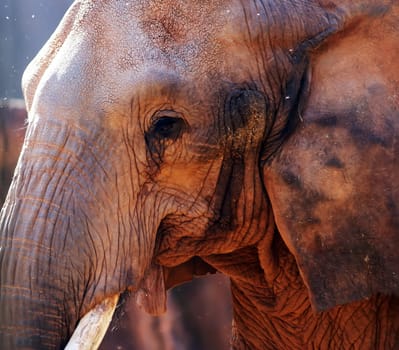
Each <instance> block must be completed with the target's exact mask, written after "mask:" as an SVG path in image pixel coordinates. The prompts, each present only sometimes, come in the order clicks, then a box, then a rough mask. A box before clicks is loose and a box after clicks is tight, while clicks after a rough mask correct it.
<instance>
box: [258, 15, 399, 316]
mask: <svg viewBox="0 0 399 350" xmlns="http://www.w3.org/2000/svg"><path fill="white" fill-rule="evenodd" d="M398 12H399V11H398V10H397V7H394V8H393V9H391V10H390V12H389V14H385V16H384V17H383V18H382V17H374V18H372V17H369V18H366V19H364V20H362V21H360V22H359V23H358V24H357V25H356V26H355V27H352V28H351V29H348V30H346V31H343V32H341V33H339V34H336V35H334V36H332V37H331V38H329V39H328V41H327V42H326V43H325V44H324V45H323V46H322V47H319V48H318V49H317V50H315V51H314V52H312V54H311V55H310V69H311V72H312V78H311V81H310V92H309V95H308V96H307V101H306V104H305V106H304V109H303V111H302V112H301V116H300V119H301V122H300V123H299V125H298V126H297V128H296V130H295V131H294V132H293V133H292V134H291V136H290V137H289V138H288V140H287V141H286V142H285V143H284V144H283V145H282V146H281V148H280V150H279V152H278V154H276V155H275V157H274V158H273V159H272V160H270V161H269V162H268V163H267V164H266V165H265V166H264V168H263V176H264V181H265V186H266V188H267V191H268V194H269V196H270V200H271V203H272V207H273V212H274V215H275V220H276V225H277V228H278V231H279V232H280V234H281V236H282V238H283V240H284V241H285V243H286V244H287V246H288V248H289V250H290V251H291V252H292V254H293V255H294V256H295V259H296V261H297V264H298V267H299V271H300V273H301V275H302V277H303V279H304V282H305V284H306V286H307V288H308V290H309V293H310V297H311V302H312V305H313V306H314V307H315V308H316V309H317V310H325V309H328V308H330V307H333V306H335V305H338V304H344V303H348V302H352V301H355V300H360V299H363V298H367V297H369V296H371V295H373V294H376V293H383V294H396V295H399V254H398V250H399V94H398V91H399V61H398V59H397V57H398V55H399V45H398V41H397V37H398V34H399V30H398V26H397V25H396V24H395V25H394V24H393V23H397V20H398V19H399V15H398Z"/></svg>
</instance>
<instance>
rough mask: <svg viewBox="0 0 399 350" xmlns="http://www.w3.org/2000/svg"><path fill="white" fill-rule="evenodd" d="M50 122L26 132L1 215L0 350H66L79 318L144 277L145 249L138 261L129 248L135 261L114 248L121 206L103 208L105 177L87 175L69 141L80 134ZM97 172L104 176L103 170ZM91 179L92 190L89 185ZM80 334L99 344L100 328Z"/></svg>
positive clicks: (122, 236)
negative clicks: (89, 335) (64, 349)
mask: <svg viewBox="0 0 399 350" xmlns="http://www.w3.org/2000/svg"><path fill="white" fill-rule="evenodd" d="M48 124H49V125H47V128H45V127H42V128H35V129H32V126H30V128H29V129H28V138H27V140H26V141H25V147H24V149H23V153H22V154H21V157H20V160H19V164H18V166H17V169H16V172H15V176H14V179H13V183H12V185H11V187H10V191H9V194H8V197H7V199H6V202H5V204H4V207H3V209H2V211H1V215H0V344H1V348H4V349H10V350H12V349H20V348H24V349H59V348H63V347H65V346H66V344H67V342H68V339H69V338H70V337H71V335H72V334H73V332H74V330H75V328H76V326H77V324H78V323H79V320H80V319H81V318H82V317H83V316H84V315H85V314H86V313H88V312H89V311H90V310H92V309H95V310H97V309H98V308H100V309H103V308H104V303H105V304H109V303H110V302H109V300H108V301H107V299H108V298H110V297H111V300H112V302H111V304H112V305H113V306H115V303H116V300H117V296H118V295H119V294H120V293H122V292H123V291H125V290H126V289H127V288H136V287H138V284H139V283H140V281H141V280H140V279H141V278H142V276H143V274H144V272H143V271H141V270H140V269H142V270H144V269H145V268H146V266H144V265H145V264H140V261H143V260H145V261H147V260H149V258H148V256H149V251H151V247H150V248H149V249H147V250H148V252H147V253H146V254H141V255H140V253H141V252H142V251H141V250H137V251H138V252H139V254H138V255H139V257H135V256H134V255H133V254H131V251H130V250H128V249H125V250H121V249H119V247H120V246H127V244H125V242H126V240H127V239H128V238H129V237H128V236H127V235H126V233H125V231H124V228H125V227H128V225H127V222H126V219H124V218H123V215H122V214H121V209H120V207H119V202H118V201H110V198H112V199H115V197H112V196H111V195H110V194H109V193H108V192H107V193H105V191H106V190H108V191H111V190H112V191H113V190H114V187H112V184H111V185H108V186H105V185H104V184H103V182H102V181H103V180H104V179H107V178H108V177H107V176H105V175H104V176H103V173H101V172H95V171H94V174H95V175H92V172H93V169H95V166H99V165H98V162H96V161H95V160H90V159H91V158H89V157H88V155H87V154H86V153H90V154H91V152H92V149H91V148H90V147H88V146H86V147H83V146H85V145H83V146H82V144H78V145H77V146H76V144H75V143H74V140H76V139H77V136H76V135H75V134H76V133H79V132H80V133H82V131H80V130H66V131H64V130H63V129H61V127H58V126H57V125H55V122H48ZM50 127H53V129H55V128H56V127H57V129H55V131H57V132H54V131H52V132H51V136H52V138H51V139H50V141H48V139H49V136H48V134H47V135H45V133H46V132H47V133H49V130H52V129H51V128H50ZM80 136H81V135H80ZM45 137H47V139H46V140H45ZM81 138H82V137H81ZM87 142H88V141H87ZM31 145H35V147H30V146H31ZM77 147H81V149H79V148H77ZM78 152H80V153H78ZM104 158H106V157H103V158H100V159H104ZM81 160H82V161H81ZM83 160H85V161H83ZM101 169H103V171H104V172H105V171H107V170H106V168H105V166H102V167H101ZM89 170H90V174H91V175H89ZM93 176H94V177H96V176H98V177H100V179H99V180H98V181H96V180H97V178H95V179H94V180H93ZM89 181H94V182H95V183H97V184H98V188H93V186H89V185H88V183H87V182H89ZM114 186H116V185H115V184H114ZM123 220H124V221H123ZM132 220H133V219H132ZM121 222H122V223H121ZM129 227H130V226H129ZM115 228H116V229H115ZM115 241H116V242H117V244H115ZM129 242H130V245H129V247H130V246H131V247H138V246H139V238H137V236H131V238H130V240H129ZM147 250H146V251H147ZM132 260H133V262H132ZM142 265H143V266H144V267H142V268H141V266H142ZM137 266H138V267H137ZM112 312H113V311H112V307H111V309H110V310H108V311H107V312H106V314H108V316H106V317H105V319H107V318H108V322H109V321H110V318H111V316H112ZM110 315H111V316H110ZM87 318H89V319H91V318H92V314H90V313H89V315H88V316H87ZM83 327H84V333H87V332H89V333H93V334H94V336H95V337H97V341H96V342H97V343H98V342H99V341H98V339H101V337H102V335H104V333H105V330H106V327H104V326H96V325H94V326H93V328H94V331H93V330H88V329H87V328H85V326H83ZM78 333H79V329H78ZM78 342H82V340H78ZM83 342H85V343H88V341H86V340H83ZM73 346H74V345H71V347H70V349H73V348H74V347H73ZM75 348H76V347H75ZM77 348H79V349H81V348H82V347H81V346H78V347H77Z"/></svg>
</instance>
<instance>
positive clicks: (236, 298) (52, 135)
mask: <svg viewBox="0 0 399 350" xmlns="http://www.w3.org/2000/svg"><path fill="white" fill-rule="evenodd" d="M398 19H399V4H398V3H397V2H396V1H393V0H283V1H281V0H280V1H277V0H252V1H243V0H203V1H193V0H188V1H183V0H174V1H172V0H157V1H155V0H125V1H119V0H107V1H104V0H102V1H100V0H77V1H75V2H74V3H73V4H72V6H71V8H70V9H69V10H68V12H67V13H66V15H65V17H64V19H63V20H62V22H61V23H60V25H59V27H58V28H57V30H56V31H55V33H54V34H53V35H52V37H51V38H50V39H49V41H48V42H47V43H46V44H45V46H44V47H43V49H42V50H41V51H40V52H39V54H38V55H37V56H36V58H35V59H34V60H33V61H32V63H30V65H29V66H28V67H27V69H26V71H25V73H24V76H23V79H22V86H23V90H24V96H25V100H26V104H27V110H28V113H29V117H28V128H27V132H26V137H25V141H24V145H23V149H22V152H21V155H20V158H19V161H18V165H17V168H16V171H15V174H14V178H13V182H12V185H11V187H10V191H9V193H8V196H7V199H6V202H5V204H4V206H3V209H2V212H1V218H0V232H1V239H0V265H1V267H0V283H1V286H0V288H1V289H0V320H1V321H0V343H1V344H2V347H3V348H5V349H17V348H22V349H57V348H63V347H65V346H67V348H69V349H70V348H73V347H74V346H75V348H76V346H78V348H79V346H80V348H81V349H83V348H95V347H96V346H98V344H99V342H101V337H102V334H103V332H104V331H103V329H106V327H107V323H108V322H109V319H110V318H111V317H112V313H113V310H114V308H115V306H116V305H117V302H118V298H119V296H120V295H125V294H126V292H128V293H130V294H131V295H133V296H134V297H135V298H136V300H137V303H138V304H139V305H140V306H141V307H142V308H143V309H145V310H146V311H147V312H148V313H150V314H160V313H162V312H164V311H165V301H166V290H168V289H170V288H172V287H173V286H175V285H177V284H180V283H182V282H186V281H189V280H191V279H192V278H193V277H194V276H201V275H205V274H208V273H214V272H216V271H219V272H222V273H224V274H226V275H227V276H228V277H229V278H230V283H231V297H232V302H233V322H232V340H231V346H232V348H233V349H395V348H396V349H397V348H398V347H399V299H398V294H399V256H398V254H397V249H398V247H399V221H398V218H399V209H398V205H399V201H398V198H399V182H398V180H397V179H398V175H399V162H398V156H399V142H398V141H399V140H398V137H399V136H398V135H399V133H398V128H399V96H398V93H397V92H398V91H399V90H398V88H399V63H398V60H397V57H398V54H399V45H398V39H397V37H398V34H399V26H398ZM94 314H95V315H97V316H98V315H99V319H98V320H97V319H96V320H95V322H94V321H92V320H93V318H92V316H93V315H94ZM93 317H94V316H93ZM87 320H89V321H88V323H86V322H87ZM97 321H98V322H99V323H98V324H97ZM103 321H104V322H103ZM80 335H83V336H84V335H88V336H89V337H88V338H83V339H82V338H79V336H80ZM91 337H93V338H91ZM70 339H71V340H70ZM69 341H70V342H69ZM68 342H69V343H68ZM71 342H72V343H71ZM76 344H78V345H76ZM79 344H80V345H79ZM82 344H83V345H84V346H83V345H82Z"/></svg>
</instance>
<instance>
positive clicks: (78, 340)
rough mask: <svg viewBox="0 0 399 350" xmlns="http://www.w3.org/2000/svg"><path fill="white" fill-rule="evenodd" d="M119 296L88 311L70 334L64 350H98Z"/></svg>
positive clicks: (110, 298) (106, 300)
mask: <svg viewBox="0 0 399 350" xmlns="http://www.w3.org/2000/svg"><path fill="white" fill-rule="evenodd" d="M118 299H119V295H114V296H112V297H109V298H106V299H104V300H103V302H101V303H100V304H98V305H97V306H95V307H94V308H93V309H92V310H91V311H89V312H88V313H87V314H86V315H85V316H84V317H83V318H82V319H81V320H80V321H79V324H78V326H77V328H76V329H75V331H74V333H73V334H72V337H71V339H70V340H69V342H68V344H67V346H66V347H65V350H77V349H79V350H86V349H87V350H94V349H98V347H99V346H100V344H101V341H102V339H103V338H104V335H105V333H106V332H107V329H108V327H109V324H110V323H111V320H112V315H113V314H114V311H115V309H116V305H117V303H118Z"/></svg>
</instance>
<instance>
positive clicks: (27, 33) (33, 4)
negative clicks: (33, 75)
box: [0, 0, 232, 350]
mask: <svg viewBox="0 0 399 350" xmlns="http://www.w3.org/2000/svg"><path fill="white" fill-rule="evenodd" d="M72 2H73V1H72V0H0V207H1V204H2V203H3V201H4V198H5V196H6V193H7V191H8V187H9V184H10V181H11V178H12V174H13V172H14V168H15V165H16V162H17V159H18V155H19V152H20V149H21V147H22V142H23V138H24V133H25V120H26V111H25V108H24V103H23V101H22V100H21V98H22V91H21V77H22V73H23V71H24V69H25V67H26V66H27V64H28V63H29V62H30V61H31V60H32V58H33V57H34V56H35V55H36V53H37V52H38V51H39V50H40V48H41V47H42V46H43V44H44V43H45V42H46V41H47V39H48V38H49V37H50V35H51V33H52V32H53V31H54V29H55V28H56V26H57V24H58V23H59V21H60V20H61V18H62V16H63V14H64V13H65V11H66V10H67V8H68V7H69V6H70V5H71V4H72ZM231 319H232V308H231V301H230V290H229V283H228V280H227V278H225V277H224V276H222V275H213V276H208V277H205V278H201V279H196V280H195V281H193V282H191V283H188V284H185V285H182V286H179V287H176V288H175V289H173V290H172V291H169V292H168V311H167V313H166V314H165V315H164V316H161V317H152V316H149V315H148V314H146V313H144V312H142V311H141V310H139V309H138V308H137V307H136V305H135V303H134V300H133V299H130V300H128V302H127V303H126V304H125V306H124V308H123V311H122V312H119V316H118V317H116V318H115V319H114V321H113V323H112V327H111V330H110V331H109V332H108V334H107V335H106V338H105V339H104V342H103V344H102V346H101V350H111V349H116V350H123V349H131V350H134V349H137V350H225V349H226V350H227V349H229V347H230V346H229V341H230V334H231ZM0 348H1V344H0Z"/></svg>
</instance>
